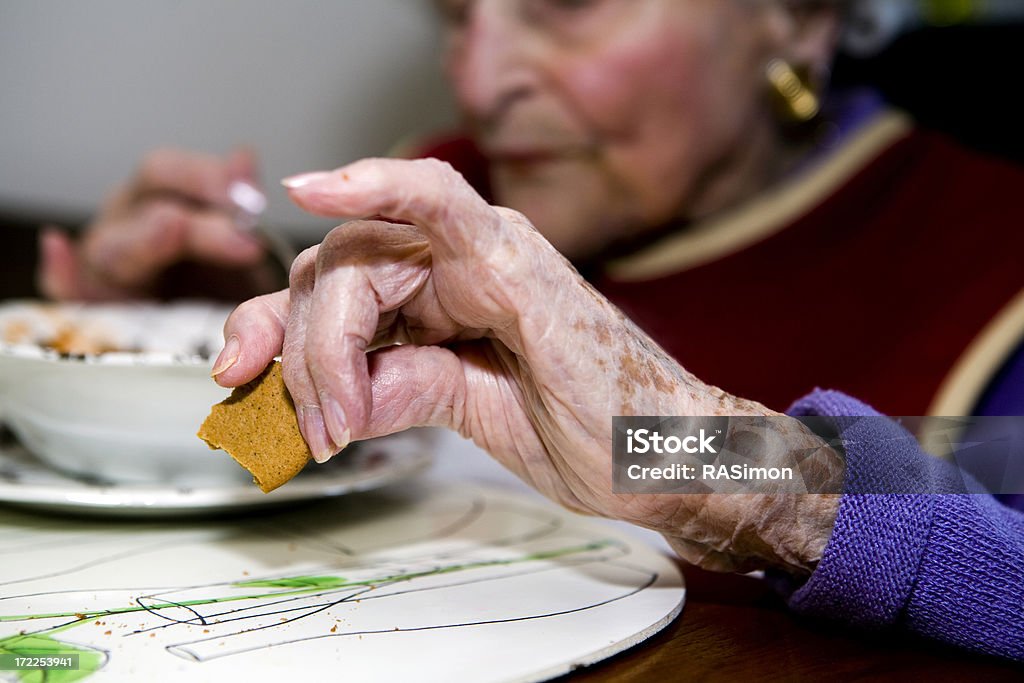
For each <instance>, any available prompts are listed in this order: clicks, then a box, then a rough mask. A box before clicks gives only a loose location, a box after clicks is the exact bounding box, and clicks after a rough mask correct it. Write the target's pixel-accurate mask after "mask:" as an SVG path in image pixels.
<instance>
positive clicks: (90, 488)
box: [0, 430, 433, 517]
mask: <svg viewBox="0 0 1024 683" xmlns="http://www.w3.org/2000/svg"><path fill="white" fill-rule="evenodd" d="M432 441H433V439H432V433H431V432H430V431H427V430H412V431H408V432H404V433H402V434H396V435H394V436H389V437H384V438H381V439H374V440H372V441H367V442H363V443H360V444H357V446H356V447H355V448H354V449H352V450H351V452H346V453H344V454H342V455H339V456H336V457H335V458H333V459H332V460H331V461H330V462H328V463H326V464H325V465H316V464H311V465H310V466H308V467H307V468H306V469H305V470H303V471H302V472H301V473H299V475H298V476H297V477H295V479H293V480H292V481H290V482H288V483H287V484H285V485H284V486H282V487H281V488H279V489H276V490H275V491H272V492H270V493H263V492H262V491H260V490H259V489H258V488H256V485H255V484H253V483H252V482H239V483H238V484H234V483H230V482H226V481H223V482H218V483H217V484H216V485H214V486H210V487H203V486H199V485H193V486H189V487H161V486H155V485H142V484H110V483H103V482H89V481H85V480H82V479H77V478H73V477H70V476H67V475H64V474H61V473H60V472H57V471H55V470H53V469H52V468H50V467H48V466H47V465H45V464H44V463H42V462H41V461H40V460H38V459H37V458H36V457H35V456H33V455H31V454H30V453H29V452H28V451H26V450H25V449H24V448H23V447H22V446H21V445H19V444H17V443H10V442H8V443H5V444H3V445H0V503H9V504H14V505H19V506H24V507H32V508H37V509H41V510H46V511H51V512H62V513H68V512H71V513H87V514H93V515H104V516H117V517H174V516H183V515H208V514H215V513H223V512H234V511H242V510H248V509H252V508H263V507H272V506H276V505H283V504H287V503H295V502H299V501H307V500H315V499H318V498H325V497H329V496H338V495H342V494H345V493H350V492H354V491H366V490H369V489H373V488H377V487H379V486H383V485H385V484H389V483H391V482H395V481H398V480H400V479H403V478H405V477H409V476H411V475H414V474H417V473H419V472H421V471H423V470H424V469H426V468H427V466H428V465H429V464H430V463H431V452H432V445H431V444H432ZM209 455H210V457H217V455H218V454H216V453H213V452H211V453H210V454H209ZM220 455H222V456H223V457H224V458H229V456H228V455H227V454H226V453H221V454H220Z"/></svg>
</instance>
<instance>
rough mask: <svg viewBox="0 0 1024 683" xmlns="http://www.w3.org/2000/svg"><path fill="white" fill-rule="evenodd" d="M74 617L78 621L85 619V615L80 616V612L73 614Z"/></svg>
mask: <svg viewBox="0 0 1024 683" xmlns="http://www.w3.org/2000/svg"><path fill="white" fill-rule="evenodd" d="M75 616H76V617H77V618H79V619H85V615H84V614H82V613H81V612H75Z"/></svg>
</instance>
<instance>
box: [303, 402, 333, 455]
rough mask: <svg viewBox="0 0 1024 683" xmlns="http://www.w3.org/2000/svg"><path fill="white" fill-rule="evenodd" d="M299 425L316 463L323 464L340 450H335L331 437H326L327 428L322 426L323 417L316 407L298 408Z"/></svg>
mask: <svg viewBox="0 0 1024 683" xmlns="http://www.w3.org/2000/svg"><path fill="white" fill-rule="evenodd" d="M298 417H299V425H301V427H302V436H303V437H304V438H305V439H306V443H307V444H309V450H310V451H311V452H312V453H313V459H314V460H316V461H317V462H318V463H321V464H322V463H325V462H327V461H328V460H330V459H331V458H332V457H334V454H335V453H337V452H338V451H339V450H341V449H340V448H335V447H334V444H333V443H331V437H329V436H328V435H327V427H326V426H325V425H324V416H323V413H322V412H321V410H320V408H318V407H317V406H299V408H298Z"/></svg>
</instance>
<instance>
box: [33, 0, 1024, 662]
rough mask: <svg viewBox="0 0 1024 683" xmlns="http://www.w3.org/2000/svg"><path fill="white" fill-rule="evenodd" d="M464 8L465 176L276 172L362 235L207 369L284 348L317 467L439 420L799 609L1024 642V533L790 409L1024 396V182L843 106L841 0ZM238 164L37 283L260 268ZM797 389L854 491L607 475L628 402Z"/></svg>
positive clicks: (913, 408)
mask: <svg viewBox="0 0 1024 683" xmlns="http://www.w3.org/2000/svg"><path fill="white" fill-rule="evenodd" d="M440 5H441V9H442V11H443V13H444V16H445V19H446V21H447V24H448V37H447V41H448V49H447V67H448V73H449V75H450V78H451V82H452V84H453V87H454V90H455V93H456V95H457V98H458V101H459V103H460V104H461V106H462V108H463V111H464V114H465V119H466V130H467V132H468V138H467V139H466V140H449V141H445V142H443V143H439V144H437V145H434V147H433V152H435V156H442V157H446V158H447V159H448V160H449V161H451V162H452V163H454V164H455V165H456V166H457V167H458V168H459V170H460V171H462V174H461V175H460V173H458V172H456V171H455V170H453V169H452V167H451V166H449V165H447V164H445V163H442V162H439V161H437V160H420V161H401V160H383V159H375V160H364V161H360V162H357V163H355V164H352V165H349V166H346V167H343V168H340V169H337V170H334V171H327V172H315V173H310V174H305V175H302V176H297V177H293V178H289V179H286V180H285V181H284V182H285V185H286V186H287V187H288V188H289V191H290V194H291V196H292V198H293V199H294V200H295V201H296V202H297V203H298V204H299V205H300V206H302V207H303V208H305V209H306V210H308V211H311V212H314V213H317V214H320V215H327V216H336V217H339V218H356V219H358V220H354V221H351V222H348V223H346V224H344V225H343V226H341V227H339V228H337V229H335V230H334V231H332V232H331V233H330V234H329V235H328V236H327V237H326V238H325V240H324V241H323V243H322V244H321V245H319V246H318V247H314V248H313V249H310V250H308V251H307V252H305V253H304V254H302V255H301V256H300V258H299V259H298V260H297V261H296V263H295V264H294V266H293V268H292V272H291V281H290V288H289V289H288V290H284V291H281V292H277V293H273V294H268V295H264V296H261V297H258V298H255V299H253V300H251V301H249V302H246V303H245V304H243V305H242V306H240V307H239V308H238V309H237V310H236V312H235V313H234V314H233V315H232V317H231V318H230V320H229V321H228V323H227V326H226V328H225V338H226V344H225V348H224V350H223V352H222V353H221V355H220V357H219V358H218V360H217V363H216V366H215V368H214V375H215V376H216V378H217V381H218V382H220V383H221V384H223V385H225V386H236V385H239V384H241V383H244V382H246V381H249V380H250V379H252V378H253V377H255V376H256V375H257V374H258V373H259V372H260V370H262V368H263V367H264V366H265V365H266V364H267V363H268V362H269V361H270V360H271V359H272V358H273V357H274V356H275V355H277V354H279V353H282V354H283V359H284V366H285V375H286V379H287V383H288V387H289V389H290V391H291V393H292V396H293V398H294V400H295V404H296V407H297V410H298V414H299V417H300V426H301V428H302V432H303V435H304V436H305V438H306V440H307V442H308V443H309V445H310V447H311V449H312V451H313V453H314V455H315V457H316V458H317V459H318V460H321V461H322V460H325V459H327V458H329V457H330V456H331V455H332V454H333V453H335V452H336V451H338V450H339V449H340V448H341V447H343V446H344V445H346V444H347V443H349V442H350V441H351V440H355V439H365V438H369V437H372V436H376V435H381V434H387V433H391V432H394V431H398V430H401V429H405V428H408V427H411V426H414V425H441V426H445V427H449V428H452V429H455V430H457V431H458V432H459V433H461V434H463V435H464V436H467V437H469V438H472V439H473V440H474V441H475V442H476V443H477V444H479V445H480V446H482V447H483V448H485V449H486V450H488V451H489V452H490V453H491V454H492V455H493V456H494V457H495V458H497V459H498V460H499V461H500V462H502V463H503V464H504V465H506V466H507V467H508V468H510V469H511V470H512V471H514V472H515V473H516V474H517V475H519V476H520V477H521V478H522V479H524V480H525V481H526V482H528V483H529V484H531V485H533V486H535V487H536V488H537V489H539V490H540V491H542V492H543V493H545V494H546V495H547V496H549V497H550V498H552V499H553V500H555V501H557V502H559V503H561V504H563V505H565V506H567V507H569V508H571V509H574V510H577V511H580V512H584V513H588V514H595V515H602V516H606V517H610V518H615V519H623V520H627V521H630V522H633V523H635V524H638V525H641V526H645V527H647V528H651V529H655V530H657V531H659V532H661V533H662V534H664V536H665V537H666V538H667V539H668V541H669V543H670V544H671V545H672V547H673V548H675V549H676V550H677V552H678V553H679V554H680V555H681V556H682V557H683V558H685V559H687V560H689V561H691V562H694V563H696V564H699V565H702V566H704V567H708V568H712V569H721V570H736V569H751V568H767V569H772V570H777V571H780V572H783V573H786V574H788V575H789V576H790V577H791V578H790V580H789V590H790V591H791V597H790V604H791V605H792V607H793V608H794V609H796V610H799V611H802V612H805V613H809V614H817V615H824V616H828V617H830V618H834V619H844V620H846V621H848V622H852V623H855V624H860V625H865V626H882V625H886V626H889V625H892V626H895V625H898V626H900V627H902V628H906V629H909V630H911V631H915V632H918V633H921V634H924V635H926V636H928V637H932V638H937V639H940V640H944V641H947V642H950V643H955V644H957V645H960V646H963V647H967V648H970V649H973V650H977V651H982V652H989V653H995V654H999V655H1002V656H1008V657H1015V658H1024V620H1022V619H1021V614H1020V605H1021V604H1024V517H1022V516H1021V515H1020V514H1019V513H1017V512H1015V511H1013V510H1011V509H1009V508H1007V507H1004V506H1001V505H1000V504H999V503H998V502H997V501H996V500H994V499H993V498H991V497H989V496H982V495H924V494H922V491H924V490H928V491H933V492H939V493H951V494H955V493H962V492H963V489H962V488H959V487H958V485H956V484H955V479H954V478H952V477H949V476H948V473H947V472H946V471H945V470H944V469H943V468H944V467H945V466H944V465H943V464H941V463H939V462H938V461H936V460H934V459H932V458H930V457H928V456H926V455H924V454H923V453H922V452H921V451H919V450H918V449H917V448H916V447H915V446H912V445H908V444H909V443H911V442H909V441H908V440H907V439H906V438H905V433H904V432H903V431H902V429H901V428H900V427H898V426H897V425H895V424H893V423H885V422H872V423H866V424H867V425H868V426H865V423H864V422H858V421H853V420H849V419H846V418H847V416H859V415H871V414H874V411H873V410H872V409H871V408H869V407H868V406H867V405H865V404H863V403H860V402H858V401H857V400H854V399H853V398H850V397H848V396H847V395H846V394H843V393H838V392H835V391H828V392H823V391H815V392H812V393H810V394H807V395H806V396H804V397H803V398H800V396H801V395H802V394H805V393H806V392H808V391H810V390H811V389H813V388H814V387H815V386H829V387H834V388H838V389H841V390H843V391H845V392H848V393H850V394H852V395H856V396H858V397H859V398H861V399H864V400H868V401H870V402H872V403H875V404H877V405H878V406H879V407H881V408H882V409H884V410H885V411H887V412H891V413H895V414H900V413H903V414H922V413H924V412H925V411H926V410H928V408H929V406H932V409H933V411H935V410H937V411H939V412H955V413H959V412H967V411H970V410H975V411H977V412H986V411H988V412H1011V411H1012V412H1020V408H1019V407H1014V406H1020V405H1021V404H1020V403H1019V401H1020V398H1021V397H1022V396H1024V391H1021V390H1015V387H1020V386H1022V382H1021V381H1020V377H1021V366H1022V362H1021V354H1020V353H1019V352H1016V343H1017V341H1019V339H1020V335H1019V334H1016V333H1015V332H1016V330H1015V329H1014V328H1013V324H1014V322H1017V323H1019V324H1020V327H1019V328H1017V329H1020V328H1024V320H1022V318H1024V316H1021V315H1020V314H1019V312H1017V311H1019V309H1020V308H1021V307H1020V306H1019V305H1017V306H1016V307H1014V303H1013V302H1015V301H1016V302H1017V303H1018V304H1019V302H1020V297H1019V296H1018V294H1019V292H1020V290H1021V287H1022V285H1024V281H1022V275H1021V270H1020V267H1019V254H1020V253H1021V247H1024V242H1022V233H1021V231H1020V230H1019V226H1020V225H1021V224H1022V221H1024V208H1022V204H1021V203H1020V202H1019V201H1017V200H1016V196H1015V195H1014V193H1013V190H1014V189H1021V188H1024V176H1022V174H1021V173H1020V172H1018V171H1016V170H1014V169H1011V168H1009V167H1005V166H1003V165H1001V164H999V163H997V162H994V161H991V160H987V159H983V158H980V157H978V156H975V155H973V154H970V153H968V152H966V151H964V150H962V149H960V148H958V147H956V146H954V145H952V144H951V143H949V142H947V141H945V140H944V139H942V138H940V137H937V136H935V135H933V134H930V133H925V132H921V131H917V130H915V129H913V127H912V126H911V125H910V124H909V123H908V121H907V120H906V119H905V118H903V117H901V116H898V115H895V114H893V113H890V112H887V111H885V110H884V109H883V108H882V107H881V106H880V105H878V103H876V102H874V101H873V100H871V99H870V98H865V97H862V96H856V95H852V96H845V97H840V96H838V95H836V96H834V97H832V98H831V100H826V102H825V106H824V108H822V107H820V106H819V104H820V103H819V100H820V91H819V88H820V86H821V85H822V83H823V81H824V79H825V75H826V74H827V73H828V67H829V63H830V59H831V55H832V53H833V50H834V47H835V43H836V38H837V33H838V30H839V26H840V18H841V17H840V14H841V11H842V7H841V3H838V2H826V1H820V2H814V1H813V0H812V1H810V2H783V1H781V0H780V1H778V2H775V1H772V0H763V1H759V0H582V1H580V0H442V1H441V3H440ZM819 109H821V110H822V111H819ZM246 163H247V162H246V161H245V159H244V158H240V157H236V158H234V159H232V160H229V161H227V162H219V161H217V160H214V159H211V158H205V157H196V156H190V155H185V154H183V153H178V152H163V153H160V154H157V155H155V156H153V157H151V158H150V159H149V160H148V162H147V163H146V164H144V166H143V170H142V171H141V172H140V175H139V177H138V178H136V179H135V180H134V181H133V182H132V183H131V184H130V185H129V186H128V187H127V188H126V189H124V190H122V191H121V192H120V193H119V194H118V195H117V196H116V197H115V198H114V200H112V202H111V203H110V204H109V205H108V208H107V210H106V212H105V213H104V214H103V215H102V216H101V217H100V218H99V219H98V220H97V222H96V223H95V225H94V226H93V228H92V230H91V231H90V232H89V233H88V234H87V235H86V236H85V238H84V240H83V242H82V243H81V244H79V245H73V244H71V243H70V242H68V241H67V240H66V239H64V238H63V237H60V236H58V235H54V234H50V235H47V236H46V237H45V239H44V244H43V247H44V249H43V253H44V264H43V269H42V271H41V277H42V281H43V283H44V286H45V287H47V288H48V290H49V291H50V293H51V294H53V295H55V296H92V295H112V294H115V295H123V294H126V293H133V292H138V291H142V290H144V289H145V288H147V287H149V286H151V285H152V284H153V283H154V282H155V281H156V280H155V277H156V275H157V274H158V273H159V272H160V271H161V269H162V268H163V267H165V266H166V265H168V264H170V263H172V262H174V261H176V260H178V259H180V258H182V257H189V258H198V259H207V260H214V261H217V262H219V263H221V264H228V265H233V266H246V265H250V266H255V264H256V263H257V261H258V260H259V258H260V253H259V248H258V245H255V244H253V243H251V242H250V241H249V238H247V237H245V236H242V235H239V234H238V232H237V231H236V230H235V228H234V226H233V225H232V218H231V216H230V215H228V214H226V213H224V212H222V211H220V210H218V209H217V208H216V207H218V206H224V205H225V204H226V202H227V199H228V188H229V186H230V185H231V183H232V182H233V181H237V180H238V179H239V178H246V177H249V175H250V172H249V171H248V170H247V169H245V168H244V166H245V165H246ZM240 167H243V168H241V170H239V168H240ZM466 179H469V180H470V181H472V183H473V184H472V185H471V184H470V182H467V180H466ZM474 185H475V188H474ZM482 195H483V196H482ZM484 197H486V198H487V199H485V198H484ZM182 199H185V200H187V201H181V200H182ZM492 201H493V205H492V203H491V202H492ZM504 207H511V208H504ZM513 209H514V210H513ZM367 216H374V217H377V219H374V220H368V219H365V218H364V217H367ZM563 255H564V256H563ZM565 257H568V258H569V259H571V260H572V261H574V262H575V263H576V264H577V265H578V266H579V267H580V269H581V270H582V271H583V272H584V273H585V274H586V275H587V279H586V280H585V279H584V278H583V277H581V275H580V274H579V273H578V272H577V270H576V269H574V267H573V266H572V265H570V263H569V262H568V261H567V260H566V258H565ZM588 280H589V282H588ZM595 287H596V289H595ZM599 292H600V293H599ZM1015 297H1016V298H1015ZM623 312H625V314H624V313H623ZM627 316H628V317H627ZM634 321H635V323H638V324H639V327H638V326H637V324H634ZM993 321H995V322H993ZM641 328H642V329H641ZM992 329H996V330H997V331H999V332H1000V334H998V335H996V338H995V340H994V341H993V340H992V339H991V338H990V337H989V335H988V332H989V331H990V330H992ZM648 334H650V335H651V336H648ZM652 337H653V340H652ZM395 342H402V344H401V345H395ZM656 342H657V343H656ZM659 344H660V345H661V346H660V347H659ZM663 348H664V349H665V350H662V349H663ZM979 349H980V350H981V351H985V353H981V351H979ZM977 358H982V359H988V362H989V367H988V368H984V367H979V366H977V365H972V364H971V363H974V362H975V361H976V360H977ZM964 359H966V360H964ZM680 363H681V365H680ZM964 363H967V365H964ZM1000 368H1001V370H1000ZM997 370H998V372H997ZM717 386H721V387H723V389H725V391H723V390H722V389H719V388H717ZM741 396H742V397H743V398H740V397H741ZM794 400H795V401H796V403H795V404H793V405H792V406H791V407H790V408H789V411H790V413H792V414H801V415H818V416H823V417H826V418H830V421H831V428H832V429H834V430H835V431H836V432H838V433H841V434H842V437H843V447H842V449H841V450H842V452H839V450H840V449H834V448H832V447H830V446H828V445H827V444H826V443H825V442H824V441H820V442H818V443H817V444H816V445H815V446H814V448H813V451H814V456H813V458H814V461H815V465H816V466H817V467H818V468H819V472H822V473H824V474H823V475H822V476H823V478H824V481H825V483H826V484H832V485H834V486H837V487H841V488H842V490H843V491H844V493H843V495H841V496H840V495H827V494H822V495H805V496H792V495H789V496H764V495H762V496H726V495H717V494H709V495H674V494H636V495H623V494H615V493H613V492H612V490H611V480H612V476H611V467H612V465H611V455H610V453H611V442H612V429H611V417H612V416H615V415H775V414H777V413H775V411H776V410H782V409H785V408H786V406H787V405H789V404H790V403H791V402H793V401H794ZM1014 401H1018V403H1014ZM778 424H782V423H778ZM777 429H779V430H781V431H780V434H779V436H780V437H781V438H783V439H786V440H789V441H788V442H789V443H791V444H793V449H794V450H796V448H797V442H798V441H800V444H801V446H800V447H801V448H802V447H805V446H806V438H807V435H806V434H804V433H801V432H797V431H793V432H787V431H785V428H784V427H777ZM782 457H786V455H785V454H783V456H782ZM840 482H841V483H840ZM879 482H881V483H879ZM922 482H929V485H928V487H927V488H926V489H924V488H922V486H923V485H922ZM823 490H826V489H823ZM879 490H885V491H887V492H889V493H893V494H901V495H885V496H879V495H869V494H871V493H874V492H877V491H879Z"/></svg>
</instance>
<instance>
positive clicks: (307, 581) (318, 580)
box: [231, 576, 351, 589]
mask: <svg viewBox="0 0 1024 683" xmlns="http://www.w3.org/2000/svg"><path fill="white" fill-rule="evenodd" d="M231 585H232V586H236V587H238V588H315V589H329V588H342V587H344V586H348V585H351V584H350V583H348V582H347V580H346V579H345V578H344V577H341V576H291V577H288V578H285V579H255V580H253V581H236V582H235V583H233V584H231Z"/></svg>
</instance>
